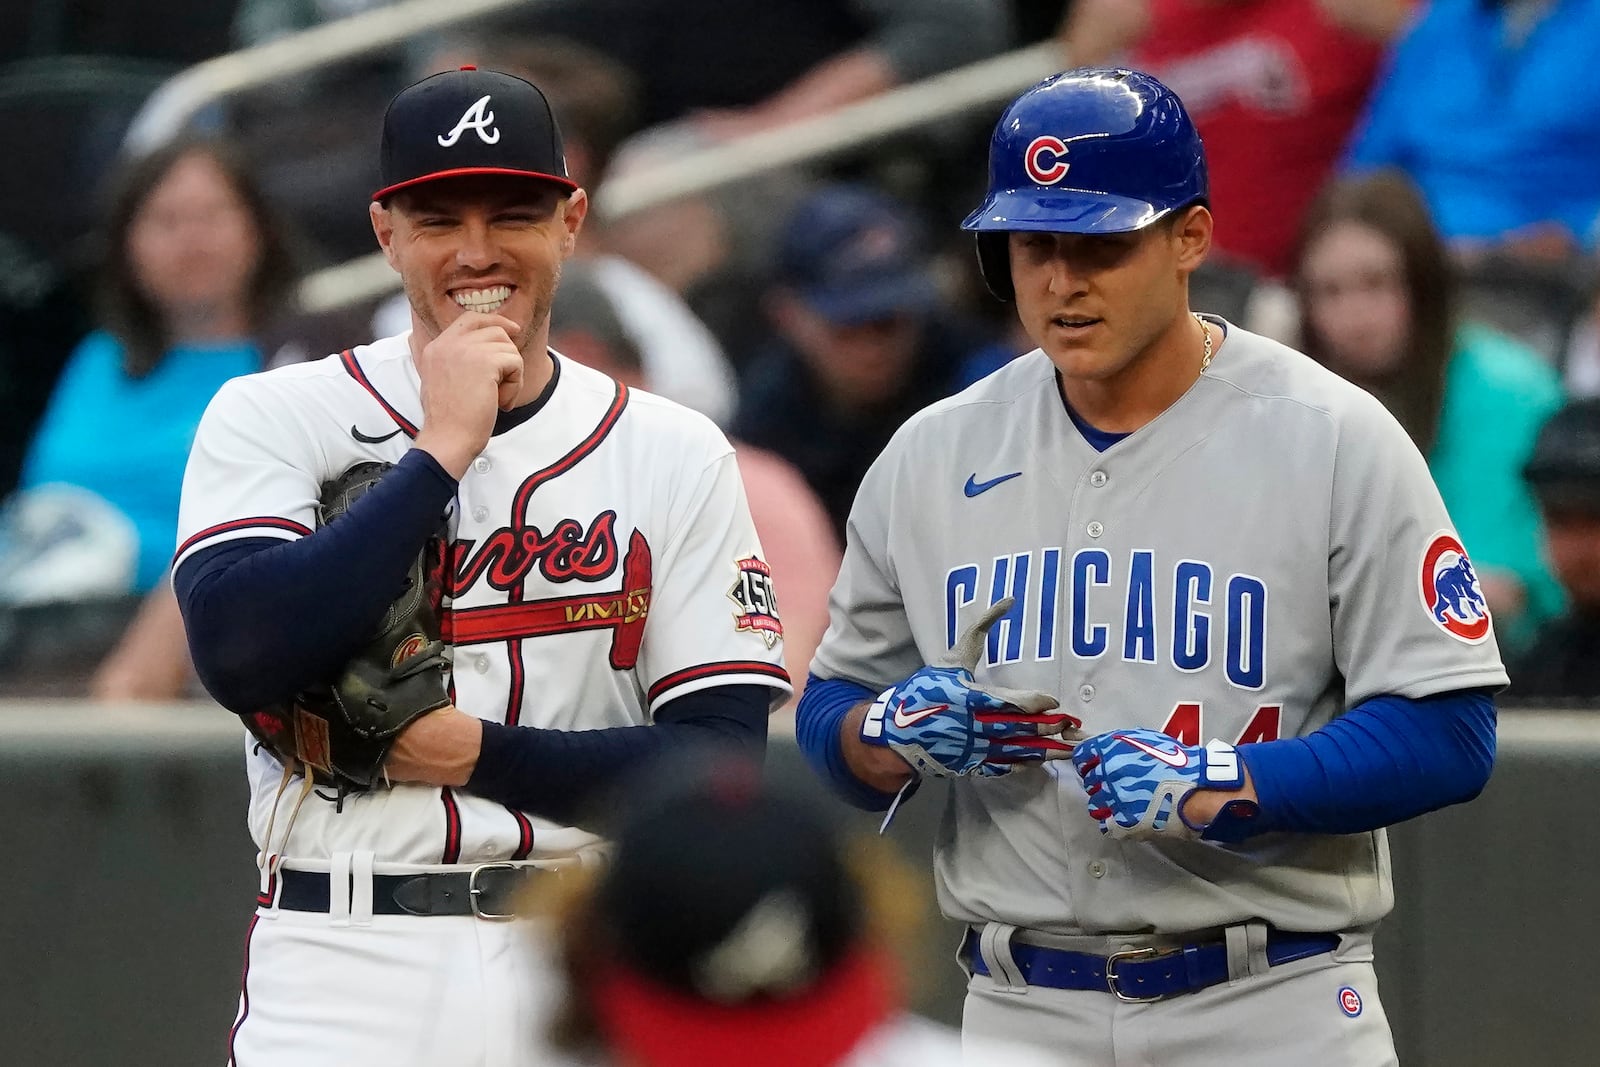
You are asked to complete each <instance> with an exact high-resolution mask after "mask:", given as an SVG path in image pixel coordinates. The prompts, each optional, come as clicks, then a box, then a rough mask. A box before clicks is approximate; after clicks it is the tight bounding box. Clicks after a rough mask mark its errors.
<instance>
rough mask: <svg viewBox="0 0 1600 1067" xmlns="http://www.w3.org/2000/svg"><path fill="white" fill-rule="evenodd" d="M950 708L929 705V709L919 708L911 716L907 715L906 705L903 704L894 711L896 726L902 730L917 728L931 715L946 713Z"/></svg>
mask: <svg viewBox="0 0 1600 1067" xmlns="http://www.w3.org/2000/svg"><path fill="white" fill-rule="evenodd" d="M949 706H950V705H949V704H929V705H928V706H927V707H925V708H919V709H918V710H916V711H914V712H912V713H911V714H910V715H907V714H906V712H905V705H903V704H902V705H901V706H900V707H897V708H895V709H894V724H895V725H896V726H898V727H900V729H902V730H904V729H905V728H906V727H908V726H915V725H916V724H917V723H919V722H921V721H922V720H923V719H926V718H927V717H928V716H929V715H934V714H936V713H938V712H941V711H944V710H945V709H946V708H948V707H949Z"/></svg>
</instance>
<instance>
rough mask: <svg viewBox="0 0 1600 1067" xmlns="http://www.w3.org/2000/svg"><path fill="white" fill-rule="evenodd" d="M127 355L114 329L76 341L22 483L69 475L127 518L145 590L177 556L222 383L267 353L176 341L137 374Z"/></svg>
mask: <svg viewBox="0 0 1600 1067" xmlns="http://www.w3.org/2000/svg"><path fill="white" fill-rule="evenodd" d="M122 358H123V350H122V344H121V342H119V341H117V339H116V338H114V337H112V336H111V335H110V334H107V333H104V332H101V331H96V332H94V333H91V334H90V335H89V336H88V337H86V338H84V339H83V341H82V342H80V343H79V345H78V347H77V349H76V350H75V351H74V352H73V353H72V357H71V358H70V359H69V360H68V362H67V366H66V368H65V369H64V370H63V371H62V372H61V378H60V380H59V381H58V382H57V383H56V388H55V391H54V392H53V393H52V394H51V396H50V404H49V407H48V408H47V409H46V410H45V415H44V418H43V420H42V421H41V422H40V424H39V428H38V430H37V431H35V433H34V438H33V442H32V444H31V445H30V446H29V449H28V458H27V461H26V462H25V464H24V466H23V469H22V483H21V487H22V489H24V490H27V489H31V488H34V487H36V486H40V485H46V484H49V483H52V482H65V483H67V484H69V485H76V486H79V487H81V488H84V489H88V490H90V491H91V492H94V493H96V494H98V495H99V496H101V497H103V498H104V499H105V500H106V501H108V502H109V503H110V504H112V505H113V506H114V507H116V508H117V509H118V510H119V511H121V512H122V513H123V514H124V515H126V516H127V517H128V519H129V520H130V521H131V522H132V523H133V525H134V528H135V529H136V530H137V531H138V536H139V558H138V568H137V572H136V575H135V578H134V585H135V588H134V590H133V592H138V593H143V592H146V591H148V590H149V589H151V588H153V587H154V586H155V584H156V583H157V582H158V581H160V580H161V577H162V575H163V574H165V573H166V570H167V566H168V564H170V563H171V562H172V552H173V548H174V543H175V541H176V540H177V535H178V498H179V495H180V494H181V492H182V489H183V470H184V466H185V465H186V464H187V463H188V460H189V446H190V445H191V444H192V443H193V441H194V433H195V428H196V427H197V426H199V424H200V416H201V415H202V414H203V413H204V412H205V409H206V405H207V404H208V403H210V402H211V398H212V396H214V395H215V394H216V392H217V390H218V389H219V388H220V387H221V386H222V383H223V382H225V381H227V380H228V379H229V378H234V377H237V376H239V375H241V374H249V373H251V372H252V371H256V370H259V369H260V368H261V353H260V351H259V350H258V349H257V348H256V346H255V345H254V344H252V343H246V342H241V341H232V342H219V343H217V344H207V345H179V346H176V347H174V348H172V349H170V350H169V351H168V352H167V354H166V356H165V357H164V358H163V359H162V360H161V363H160V365H159V366H157V367H156V369H155V370H153V371H151V372H150V373H149V374H148V375H146V376H145V377H143V378H130V377H129V376H128V375H127V374H126V373H125V372H124V371H123V369H122Z"/></svg>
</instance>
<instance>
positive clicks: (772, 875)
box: [590, 753, 896, 1067]
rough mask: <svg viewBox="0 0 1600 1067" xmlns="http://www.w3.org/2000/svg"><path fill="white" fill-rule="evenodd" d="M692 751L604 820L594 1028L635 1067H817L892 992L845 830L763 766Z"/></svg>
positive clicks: (880, 1014)
mask: <svg viewBox="0 0 1600 1067" xmlns="http://www.w3.org/2000/svg"><path fill="white" fill-rule="evenodd" d="M699 756H700V759H699V762H698V763H697V764H695V765H691V764H690V762H689V761H688V759H687V758H685V759H680V760H679V761H677V762H676V763H665V764H663V765H661V766H658V767H657V768H656V769H655V772H654V773H653V774H651V775H650V777H649V781H648V783H647V784H648V788H640V789H639V790H638V791H637V793H636V794H632V795H633V796H635V797H637V798H644V799H635V800H633V802H632V803H631V805H629V807H630V809H631V810H629V811H628V812H627V813H626V814H625V815H624V816H623V817H622V818H621V819H620V820H619V821H618V822H617V824H616V825H615V826H614V827H613V831H614V832H613V833H612V834H611V835H610V836H611V839H612V843H613V845H614V852H613V854H612V857H611V861H610V863H609V864H608V865H607V866H606V867H605V868H603V870H602V873H601V875H600V882H599V884H598V886H597V887H596V891H595V896H594V902H593V907H594V916H595V930H594V934H593V938H594V941H593V946H594V948H595V950H596V951H597V953H598V963H597V967H596V970H595V972H594V974H593V982H594V984H593V987H592V988H591V990H590V999H591V1002H592V1006H593V1009H594V1012H595V1016H596V1021H597V1022H598V1024H599V1026H600V1030H601V1032H602V1034H603V1035H604V1037H605V1040H606V1042H607V1044H608V1046H609V1047H610V1049H611V1050H612V1051H614V1052H616V1053H618V1054H619V1056H618V1058H619V1059H621V1060H624V1061H626V1062H628V1063H634V1064H640V1065H641V1067H745V1065H747V1064H750V1063H752V1062H760V1063H761V1064H762V1065H763V1067H828V1065H830V1064H834V1063H837V1062H839V1060H840V1059H842V1058H843V1057H844V1055H845V1054H847V1053H848V1052H849V1051H850V1049H851V1047H852V1046H853V1045H854V1044H855V1043H856V1042H857V1041H859V1040H860V1039H861V1038H862V1037H863V1035H864V1034H865V1033H867V1032H869V1031H870V1030H871V1029H872V1028H873V1027H874V1026H876V1025H877V1024H879V1023H881V1022H882V1020H884V1019H885V1018H887V1017H888V1016H889V1014H890V1013H891V1011H892V1010H893V1007H892V1006H893V1003H894V999H895V996H896V994H895V993H894V991H893V988H892V980H891V978H890V976H889V974H888V971H887V965H886V964H885V963H884V961H883V960H882V959H881V958H880V956H879V954H878V953H876V952H874V951H871V950H869V948H868V947H867V940H868V939H867V934H866V929H865V927H866V920H865V917H864V911H865V908H864V901H863V899H862V894H861V892H860V889H859V887H858V885H857V883H856V881H855V879H854V878H853V877H852V875H851V873H850V871H849V869H848V865H847V863H846V861H845V853H844V844H845V842H844V838H843V836H842V833H841V830H840V828H839V827H838V825H837V824H836V823H835V822H834V821H833V819H832V817H831V816H830V815H828V814H826V813H825V812H824V810H821V809H819V807H818V806H817V803H816V800H817V797H816V796H814V795H806V794H801V793H791V792H785V791H781V790H778V789H775V788H773V787H772V786H770V785H768V784H766V783H764V782H763V781H762V769H761V767H760V765H759V764H757V763H755V762H753V761H749V760H746V759H743V758H737V757H734V756H731V755H723V754H720V753H719V754H712V753H701V754H699Z"/></svg>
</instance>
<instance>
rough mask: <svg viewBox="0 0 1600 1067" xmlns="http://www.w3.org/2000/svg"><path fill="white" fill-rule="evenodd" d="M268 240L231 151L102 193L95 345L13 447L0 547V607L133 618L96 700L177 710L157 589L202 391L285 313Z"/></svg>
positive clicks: (174, 633)
mask: <svg viewBox="0 0 1600 1067" xmlns="http://www.w3.org/2000/svg"><path fill="white" fill-rule="evenodd" d="M294 279H295V269H294V265H293V260H292V256H291V254H290V251H289V245H288V242H287V240H286V238H285V235H284V231H283V229H282V227H281V225H280V223H279V221H278V219H277V216H276V214H275V212H274V211H273V209H272V208H271V207H269V205H268V204H267V202H266V199H265V196H264V195H263V193H262V192H261V189H260V187H259V185H258V184H257V183H256V182H255V180H254V179H253V177H252V175H251V173H250V171H249V169H248V168H247V167H246V165H245V163H244V161H243V160H242V159H241V157H240V156H239V155H238V154H237V153H236V151H235V150H234V149H233V148H232V147H231V146H230V145H228V144H225V143H222V142H217V141H203V140H186V141H180V142H176V143H173V144H171V145H168V146H166V147H164V148H161V149H158V150H156V151H154V152H152V153H150V154H148V155H146V156H144V157H141V158H138V159H135V160H133V161H131V162H130V163H128V164H127V165H126V167H125V168H124V170H123V171H122V173H120V174H119V175H117V176H116V178H115V179H114V182H113V185H112V191H111V196H110V200H109V214H108V217H107V221H106V224H105V232H104V262H103V267H102V277H101V281H100V292H99V305H100V307H99V318H100V323H101V325H100V328H98V329H96V330H95V331H93V332H92V333H90V334H89V335H88V336H87V337H85V338H84V339H83V341H82V342H80V343H79V345H78V347H77V348H76V350H75V351H74V352H73V353H72V355H71V357H70V358H69V360H68V363H67V366H66V368H65V369H64V370H63V371H62V374H61V377H60V379H59V380H58V381H57V383H56V388H55V391H54V393H53V394H52V395H51V398H50V402H49V405H48V407H47V408H46V411H45V414H44V418H43V419H42V420H41V422H40V424H39V428H38V431H37V432H36V434H35V435H34V438H33V441H32V443H31V444H30V446H29V449H28V455H27V459H26V460H25V462H24V465H23V470H22V478H21V488H20V491H19V493H18V494H17V495H16V496H15V497H14V498H13V499H12V500H11V501H10V503H9V505H8V507H7V510H6V516H5V520H4V523H3V525H4V535H3V536H4V540H3V547H0V600H4V601H6V602H9V603H11V604H38V603H49V602H71V601H87V600H96V599H106V598H120V597H127V596H139V597H144V598H145V599H144V604H143V606H142V607H141V608H140V609H139V613H138V615H137V616H136V617H135V618H134V620H133V623H132V624H131V626H130V627H129V628H128V630H127V631H126V633H125V634H124V636H123V638H122V640H121V642H120V644H119V645H118V646H117V648H116V649H115V650H114V651H113V652H112V653H111V655H110V657H109V658H108V659H107V660H106V661H105V662H104V663H103V664H102V665H101V667H100V669H99V671H98V672H97V673H96V675H95V677H94V679H93V682H92V690H93V692H94V694H95V695H96V696H98V697H101V698H103V699H166V698H171V697H175V696H177V695H179V694H180V693H181V692H182V691H183V690H184V688H185V686H186V685H187V683H188V681H189V679H190V676H191V671H190V668H189V665H188V653H187V649H186V648H185V643H184V632H183V624H182V620H181V619H180V617H179V615H178V607H177V602H176V601H175V600H174V599H173V596H172V590H171V585H170V583H169V581H168V577H167V565H168V563H169V562H170V561H171V558H172V550H173V545H174V544H175V543H176V538H177V528H178V498H179V493H180V490H181V487H182V484H183V470H184V464H185V461H186V459H187V457H188V453H189V446H190V443H191V442H192V441H193V439H194V434H195V429H196V427H197V426H198V425H199V422H200V416H201V413H202V412H203V411H204V410H205V407H206V404H207V403H208V402H209V401H210V400H211V398H212V396H213V395H214V394H215V393H216V391H217V389H218V388H219V387H220V386H221V385H222V384H223V383H224V382H226V381H228V380H229V379H231V378H234V377H236V376H238V375H241V374H248V373H251V372H253V371H255V370H258V369H259V368H260V366H261V362H262V354H261V351H260V348H259V347H258V344H257V341H256V338H257V337H258V335H259V334H260V332H261V331H262V329H263V327H264V326H265V324H266V323H267V321H268V320H269V319H270V318H271V317H272V316H273V315H275V314H276V313H277V312H278V311H279V310H280V309H281V308H282V307H283V306H284V304H285V303H286V302H287V299H288V297H289V295H290V292H291V289H292V286H293V283H294Z"/></svg>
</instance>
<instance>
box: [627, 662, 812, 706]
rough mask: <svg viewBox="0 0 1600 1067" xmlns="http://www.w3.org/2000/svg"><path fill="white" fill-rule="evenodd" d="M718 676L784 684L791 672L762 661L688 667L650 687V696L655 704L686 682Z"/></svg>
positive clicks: (703, 664)
mask: <svg viewBox="0 0 1600 1067" xmlns="http://www.w3.org/2000/svg"><path fill="white" fill-rule="evenodd" d="M718 674H764V675H766V676H767V677H769V678H779V679H782V680H783V681H784V682H787V681H789V672H788V671H786V670H784V669H783V668H782V667H780V666H778V665H777V664H775V663H763V662H762V661H761V660H755V659H752V660H726V661H724V662H722V663H702V664H700V666H698V667H686V668H684V669H683V670H681V671H677V672H675V673H673V674H669V675H667V676H666V677H665V678H662V679H660V680H658V681H657V682H656V684H655V685H652V686H651V687H650V692H649V694H648V697H649V700H650V702H651V703H652V704H653V703H655V700H656V698H657V697H659V696H660V695H661V694H662V693H665V692H666V691H667V690H668V689H671V688H673V687H674V686H679V685H682V684H684V683H685V682H694V681H698V680H700V679H701V678H710V677H713V676H715V675H718Z"/></svg>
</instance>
